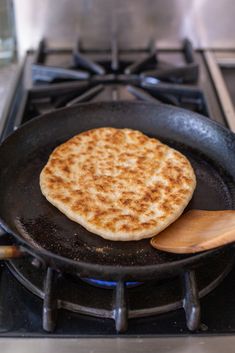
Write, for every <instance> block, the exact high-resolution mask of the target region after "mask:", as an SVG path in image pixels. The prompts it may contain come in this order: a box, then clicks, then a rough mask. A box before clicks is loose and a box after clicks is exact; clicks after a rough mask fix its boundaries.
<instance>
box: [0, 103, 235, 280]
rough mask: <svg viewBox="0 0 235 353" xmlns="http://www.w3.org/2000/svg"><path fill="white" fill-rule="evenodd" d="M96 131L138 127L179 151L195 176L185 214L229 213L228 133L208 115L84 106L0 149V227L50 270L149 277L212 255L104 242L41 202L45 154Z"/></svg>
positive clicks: (233, 179) (47, 119) (140, 106)
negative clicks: (189, 211) (199, 211)
mask: <svg viewBox="0 0 235 353" xmlns="http://www.w3.org/2000/svg"><path fill="white" fill-rule="evenodd" d="M102 126H112V127H117V128H126V127H127V128H132V129H138V130H140V131H142V132H143V133H145V134H147V135H148V136H151V137H156V138H159V139H160V140H161V141H163V142H166V143H168V144H169V145H170V146H172V147H174V148H176V149H177V150H179V151H181V152H182V153H183V154H185V155H186V156H187V157H188V158H189V160H190V162H191V163H192V165H193V168H194V170H195V172H196V176H197V187H196V191H195V193H194V196H193V199H192V201H191V202H190V204H189V205H188V208H187V209H190V208H194V209H206V210H220V209H233V208H234V205H235V187H234V186H235V162H234V161H235V135H234V134H232V133H231V132H230V131H228V130H227V129H225V128H223V127H222V126H220V125H218V124H217V123H215V122H213V121H211V120H209V119H208V118H205V117H202V116H200V115H198V114H195V113H191V112H189V111H186V110H183V109H178V108H174V107H170V106H166V105H156V104H149V103H133V102H131V103H130V102H118V103H117V102H115V103H89V104H81V105H79V106H76V107H71V108H66V109H61V110H57V111H55V112H52V113H48V114H46V115H44V116H41V117H39V118H37V119H35V120H33V121H31V122H29V123H27V124H25V125H24V126H23V127H21V128H20V129H19V130H17V131H16V132H15V133H14V134H12V135H11V136H10V137H9V138H8V139H7V140H6V141H4V143H3V144H2V145H1V146H0V199H1V203H0V218H1V223H2V225H3V226H4V228H5V229H7V230H8V231H10V232H11V233H12V234H14V235H15V236H16V237H17V239H18V240H19V241H20V242H21V243H22V242H23V243H24V244H26V245H27V246H29V247H30V248H31V249H33V250H34V251H36V252H37V253H38V254H40V255H41V256H42V257H44V258H46V260H47V262H49V263H50V264H51V265H53V266H55V267H61V266H65V267H69V268H70V269H71V267H73V269H75V271H77V272H79V274H80V275H86V276H96V277H102V278H112V279H113V278H119V277H122V278H128V279H130V278H132V279H134V278H137V277H143V278H144V277H146V278H150V277H154V276H155V275H156V273H157V272H159V273H160V272H161V271H163V272H164V270H165V271H166V272H168V271H175V270H176V271H177V269H180V268H182V267H184V266H185V265H187V264H193V263H196V262H197V261H199V260H201V259H203V258H204V257H206V256H209V255H210V254H211V255H214V254H215V253H216V254H217V253H218V252H215V251H214V252H206V253H202V254H197V255H194V256H192V255H173V254H168V253H165V252H161V251H157V250H155V249H153V248H152V247H151V246H150V244H149V240H148V239H146V240H142V241H137V242H112V241H107V240H104V239H102V238H101V237H99V236H96V235H94V234H92V233H90V232H88V231H87V230H86V229H84V228H83V227H82V226H80V225H79V224H77V223H75V222H73V221H70V220H69V219H68V218H67V217H66V216H64V215H63V214H62V213H61V212H60V211H58V210H57V209H56V208H55V207H54V206H52V205H51V204H50V203H49V202H48V201H47V200H46V199H45V198H44V197H43V195H42V194H41V192H40V188H39V174H40V172H41V170H42V168H43V166H44V165H45V164H46V162H47V160H48V157H49V155H50V153H51V152H52V151H53V149H54V148H55V147H56V146H58V145H59V144H61V143H63V142H64V141H66V140H67V139H69V138H71V137H72V136H74V135H75V134H78V133H80V132H82V131H85V130H88V129H91V128H97V127H102ZM176 236H177V235H176Z"/></svg>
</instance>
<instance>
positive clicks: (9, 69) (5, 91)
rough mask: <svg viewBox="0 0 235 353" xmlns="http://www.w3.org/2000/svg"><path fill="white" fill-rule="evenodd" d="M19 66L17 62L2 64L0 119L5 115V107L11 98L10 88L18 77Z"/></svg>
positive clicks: (0, 67)
mask: <svg viewBox="0 0 235 353" xmlns="http://www.w3.org/2000/svg"><path fill="white" fill-rule="evenodd" d="M17 68H18V64H17V63H12V64H6V65H3V66H0V121H1V118H2V115H3V111H4V107H5V105H6V103H7V100H8V99H9V95H10V90H11V87H12V85H13V83H14V80H15V77H16V73H17Z"/></svg>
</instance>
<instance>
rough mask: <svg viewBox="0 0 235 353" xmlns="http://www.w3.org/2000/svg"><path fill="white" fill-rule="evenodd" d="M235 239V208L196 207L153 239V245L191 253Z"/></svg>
mask: <svg viewBox="0 0 235 353" xmlns="http://www.w3.org/2000/svg"><path fill="white" fill-rule="evenodd" d="M234 241H235V210H226V211H200V210H192V211H189V212H187V213H185V214H184V215H182V216H181V217H180V218H179V219H178V220H177V221H176V222H174V223H173V224H172V225H170V226H169V227H168V228H166V229H165V230H164V231H163V232H161V233H159V234H158V235H156V236H155V237H153V238H152V239H151V245H152V246H153V247H154V248H156V249H159V250H164V251H167V252H171V253H178V254H188V253H196V252H199V251H204V250H209V249H213V248H217V247H219V246H221V245H225V244H228V243H232V242H234Z"/></svg>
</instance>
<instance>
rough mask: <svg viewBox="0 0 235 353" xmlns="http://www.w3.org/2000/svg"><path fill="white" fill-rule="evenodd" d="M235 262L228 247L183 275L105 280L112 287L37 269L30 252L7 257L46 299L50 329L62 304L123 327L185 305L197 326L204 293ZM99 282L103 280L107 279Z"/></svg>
mask: <svg viewBox="0 0 235 353" xmlns="http://www.w3.org/2000/svg"><path fill="white" fill-rule="evenodd" d="M232 264H233V256H231V252H229V253H228V252H225V253H224V254H222V255H220V256H219V261H218V258H217V257H215V258H213V259H207V260H206V261H204V263H203V265H201V266H200V267H198V268H197V269H196V270H195V272H194V271H185V272H184V273H183V274H182V277H172V278H166V279H161V280H154V281H148V282H145V283H142V284H141V285H135V286H132V285H130V283H129V285H128V283H125V282H122V281H120V282H117V283H114V282H107V281H106V285H108V286H110V287H111V289H110V290H107V289H106V288H102V286H100V285H99V286H97V285H94V279H85V280H84V279H80V278H79V277H78V276H74V275H70V274H67V273H57V272H56V271H54V270H52V269H51V268H48V269H42V268H37V267H36V268H35V266H33V265H32V263H31V261H30V259H29V258H27V257H25V258H21V259H17V260H10V261H8V262H7V266H8V267H9V269H10V271H11V272H12V273H13V275H14V276H15V277H16V278H17V279H18V281H19V282H20V283H21V284H22V285H23V286H25V287H26V288H27V289H28V290H29V291H31V292H32V293H34V294H36V295H37V296H38V297H40V298H41V299H43V320H42V325H43V329H44V330H46V331H48V332H52V331H54V330H56V325H57V324H56V318H57V316H58V313H57V311H58V310H57V309H67V310H69V311H72V312H75V313H77V314H84V315H88V316H93V317H98V318H106V319H107V318H108V319H113V320H114V321H115V327H116V330H117V331H118V332H124V331H126V330H127V325H128V319H134V318H141V317H150V316H155V315H159V314H162V313H167V312H170V311H174V310H176V309H179V308H183V309H184V311H185V314H186V323H187V326H188V328H189V329H190V330H192V331H193V330H197V329H199V323H200V303H199V298H202V297H204V296H205V295H207V294H208V293H210V292H211V291H212V290H213V289H214V288H216V287H217V286H218V285H219V284H220V283H221V281H222V280H223V279H224V278H225V276H226V275H227V274H228V273H229V272H230V270H231V268H232ZM205 269H206V271H205ZM88 282H89V283H88ZM95 282H96V283H95V284H100V283H102V285H103V284H104V281H102V280H98V281H96V280H95ZM132 284H133V282H132ZM135 284H136V283H135ZM91 298H92V300H91ZM127 298H128V299H127ZM57 328H58V327H57Z"/></svg>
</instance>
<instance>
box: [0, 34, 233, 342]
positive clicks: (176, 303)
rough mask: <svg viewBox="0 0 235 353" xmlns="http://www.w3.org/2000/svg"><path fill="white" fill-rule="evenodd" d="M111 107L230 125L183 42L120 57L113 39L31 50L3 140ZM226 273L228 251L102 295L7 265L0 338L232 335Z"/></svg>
mask: <svg viewBox="0 0 235 353" xmlns="http://www.w3.org/2000/svg"><path fill="white" fill-rule="evenodd" d="M110 100H112V101H118V100H132V101H136V100H145V101H150V102H155V103H156V104H162V103H166V104H170V105H174V106H180V107H183V108H185V109H189V110H192V111H195V112H198V113H200V114H203V115H205V116H206V117H208V119H214V120H216V121H217V122H219V123H221V124H223V125H225V126H226V120H225V116H224V113H223V111H222V110H221V106H220V103H219V102H218V99H217V94H216V90H215V88H214V84H213V81H212V80H211V76H210V73H209V71H208V66H207V63H206V60H205V55H204V53H203V52H202V51H194V50H193V48H192V45H191V43H190V41H189V40H185V41H184V42H183V43H182V50H175V49H164V50H163V49H162V50H158V49H157V48H156V47H155V46H154V45H153V44H152V42H150V43H149V44H148V45H147V46H146V48H145V49H143V48H142V49H139V50H138V49H131V50H126V49H125V50H122V49H121V48H118V43H117V41H116V40H115V39H114V40H113V41H112V43H111V45H110V50H99V48H98V49H97V48H93V49H90V48H89V49H88V48H86V47H85V45H84V44H83V43H81V41H80V42H79V43H77V45H76V47H75V48H74V49H71V50H68V49H63V48H58V49H55V48H53V49H52V48H50V47H48V46H47V44H46V41H45V40H42V41H41V43H40V45H39V48H38V50H37V52H33V51H29V52H28V53H27V55H26V57H25V60H24V63H23V66H22V70H21V72H20V74H19V76H18V79H17V80H16V85H15V88H14V91H13V92H12V99H11V102H10V104H9V107H8V110H7V111H6V115H5V117H4V121H5V123H4V128H3V131H2V132H1V140H4V139H5V138H6V137H7V136H8V135H9V134H10V133H12V132H13V131H14V130H15V129H17V128H18V127H19V126H20V125H22V124H23V123H25V122H27V121H29V120H31V119H33V118H34V117H37V116H38V115H40V114H43V113H45V112H49V111H52V110H55V109H59V108H63V107H66V106H72V105H76V104H80V103H82V102H89V101H110ZM5 239H6V236H5V234H3V235H2V237H1V244H6V243H7V241H6V240H5ZM232 266H233V256H232V254H231V252H228V253H227V252H225V253H224V254H222V256H220V257H219V258H216V259H215V260H208V263H207V264H206V266H205V264H204V265H203V266H201V267H199V268H198V269H196V270H195V271H194V269H192V271H189V272H185V273H182V276H181V277H176V278H171V279H164V280H156V281H151V282H150V283H140V284H139V283H138V285H134V286H133V288H131V287H129V288H128V286H127V285H126V287H127V289H126V290H124V289H125V288H123V287H122V284H120V283H112V284H111V287H112V288H111V289H110V288H103V285H104V284H103V283H101V285H100V283H97V282H96V283H95V285H94V283H91V282H89V283H88V282H87V280H84V279H79V278H77V277H76V276H72V275H65V274H58V273H56V271H54V270H52V269H45V268H42V267H40V264H39V263H38V262H37V259H35V258H33V259H32V258H31V259H30V258H23V259H17V260H9V261H7V262H5V263H2V265H1V281H0V293H2V295H1V296H0V308H1V310H0V337H76V338H78V337H88V336H89V337H90V338H94V337H97V336H98V337H100V336H103V337H117V331H125V333H124V332H123V333H122V334H119V336H120V337H122V336H124V337H134V336H135V337H149V336H150V335H153V336H154V337H160V336H162V335H163V336H169V335H177V336H183V335H185V334H189V333H190V332H191V334H192V335H196V336H201V335H205V336H207V335H212V334H225V333H226V334H227V333H234V332H235V302H234V301H235V299H234V295H233V293H234V291H235V288H234V286H235V284H234V283H235V269H234V268H232ZM97 285H98V287H97ZM4 293H8V295H4ZM120 293H121V294H120ZM126 295H127V297H128V298H126V297H125V296H126ZM199 299H200V300H199ZM126 302H128V303H129V313H128V315H129V318H130V320H128V327H124V328H125V329H123V326H122V325H123V322H122V323H121V324H120V323H119V322H118V320H119V319H120V318H122V317H123V315H124V316H125V315H127V313H126V314H125V313H124V314H123V312H121V314H120V310H121V311H122V310H123V309H125V308H126ZM200 309H201V310H200ZM200 313H201V320H200ZM199 322H201V324H200V325H199V326H198V323H199ZM115 323H116V327H115ZM119 325H121V326H119ZM125 325H127V321H125ZM125 325H124V326H125ZM120 327H121V330H120ZM192 331H194V332H193V333H192Z"/></svg>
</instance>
